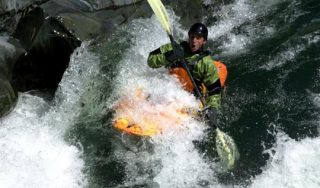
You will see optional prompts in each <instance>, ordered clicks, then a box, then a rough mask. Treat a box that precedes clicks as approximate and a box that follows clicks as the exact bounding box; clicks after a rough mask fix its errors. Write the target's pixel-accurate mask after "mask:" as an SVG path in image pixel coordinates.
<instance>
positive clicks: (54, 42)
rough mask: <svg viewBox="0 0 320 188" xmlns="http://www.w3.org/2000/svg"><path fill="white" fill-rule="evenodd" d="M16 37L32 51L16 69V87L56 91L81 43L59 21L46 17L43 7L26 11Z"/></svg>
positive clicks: (14, 77)
mask: <svg viewBox="0 0 320 188" xmlns="http://www.w3.org/2000/svg"><path fill="white" fill-rule="evenodd" d="M13 36H14V37H16V38H17V39H19V40H20V41H21V43H22V45H23V46H24V48H25V49H27V50H28V52H27V53H26V54H25V55H23V56H21V57H20V58H19V60H18V61H17V63H16V64H15V66H14V69H13V79H12V84H13V86H14V88H15V89H17V90H18V91H28V90H33V89H37V90H41V89H53V90H55V89H56V88H57V86H58V84H59V82H60V80H61V78H62V75H63V73H64V71H65V69H66V67H67V66H68V64H69V60H70V55H71V53H72V52H73V50H74V49H75V48H76V47H78V46H80V43H81V42H80V41H79V40H78V39H76V38H75V37H74V36H73V35H72V34H71V33H70V32H69V31H68V30H67V29H66V28H65V27H64V26H63V25H62V24H61V22H60V21H59V20H57V19H56V18H53V17H50V16H46V15H45V13H44V12H43V10H42V9H41V8H40V7H36V8H33V9H26V10H25V12H24V14H23V17H22V18H21V20H20V22H19V24H18V27H17V29H16V32H15V33H14V34H13Z"/></svg>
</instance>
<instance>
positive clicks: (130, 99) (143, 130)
mask: <svg viewBox="0 0 320 188" xmlns="http://www.w3.org/2000/svg"><path fill="white" fill-rule="evenodd" d="M133 95H134V94H133ZM184 109H185V108H184V106H183V104H181V102H180V103H179V102H171V103H169V104H168V103H166V104H155V103H153V102H151V101H149V100H148V97H146V96H144V94H143V93H142V90H137V91H136V93H135V95H134V96H127V97H125V98H123V99H120V100H119V101H118V102H117V104H116V105H115V106H114V110H115V112H116V113H115V115H114V118H113V126H114V127H115V128H116V129H117V130H119V131H121V132H124V133H128V134H133V135H138V136H153V135H156V134H161V133H163V132H164V131H166V130H168V129H169V128H172V127H177V126H182V125H183V123H184V122H185V121H187V120H189V119H190V117H192V116H191V115H189V114H190V113H189V112H188V111H187V110H184Z"/></svg>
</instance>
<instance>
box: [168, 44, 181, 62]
mask: <svg viewBox="0 0 320 188" xmlns="http://www.w3.org/2000/svg"><path fill="white" fill-rule="evenodd" d="M172 48H173V50H171V51H168V52H166V53H164V56H165V57H166V60H167V61H169V62H170V63H174V62H176V61H177V60H179V59H182V58H184V52H183V49H182V47H181V46H180V45H179V44H177V43H176V42H174V43H173V44H172Z"/></svg>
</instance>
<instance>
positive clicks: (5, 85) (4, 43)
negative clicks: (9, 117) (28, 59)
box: [0, 37, 25, 117]
mask: <svg viewBox="0 0 320 188" xmlns="http://www.w3.org/2000/svg"><path fill="white" fill-rule="evenodd" d="M24 53H25V51H24V49H23V48H22V47H21V45H20V44H19V42H18V41H16V40H14V39H13V38H9V37H1V38H0V117H1V116H3V115H5V114H6V113H8V112H9V111H10V110H11V109H12V107H13V106H14V104H15V103H16V100H17V93H16V92H15V91H14V90H13V88H12V86H11V83H10V78H11V72H12V66H13V64H14V63H15V62H16V60H17V58H18V57H19V56H20V55H22V54H24Z"/></svg>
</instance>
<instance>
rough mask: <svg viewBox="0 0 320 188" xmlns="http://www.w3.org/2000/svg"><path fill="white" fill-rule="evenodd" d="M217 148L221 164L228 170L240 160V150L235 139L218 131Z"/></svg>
mask: <svg viewBox="0 0 320 188" xmlns="http://www.w3.org/2000/svg"><path fill="white" fill-rule="evenodd" d="M216 147H217V152H218V155H219V157H220V161H221V163H222V164H223V165H224V166H225V167H226V168H227V169H229V170H230V169H232V168H233V167H234V166H235V164H236V162H237V160H238V159H239V158H240V154H239V151H238V148H237V146H236V144H235V142H234V141H233V139H232V138H231V137H230V136H229V135H227V134H225V133H224V132H222V131H220V130H219V129H217V130H216Z"/></svg>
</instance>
